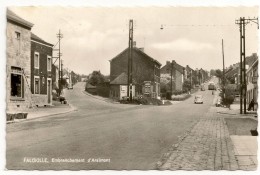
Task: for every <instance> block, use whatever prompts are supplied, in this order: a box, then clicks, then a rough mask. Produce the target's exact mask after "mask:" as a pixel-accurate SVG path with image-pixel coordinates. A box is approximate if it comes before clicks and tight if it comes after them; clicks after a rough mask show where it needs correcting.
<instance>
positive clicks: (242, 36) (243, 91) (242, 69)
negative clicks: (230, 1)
mask: <svg viewBox="0 0 260 175" xmlns="http://www.w3.org/2000/svg"><path fill="white" fill-rule="evenodd" d="M250 22H253V23H256V24H257V28H258V29H259V23H258V18H247V19H246V18H245V17H240V19H239V20H236V24H239V31H240V114H242V113H243V100H244V114H246V92H247V86H246V59H245V58H246V49H245V48H246V42H245V40H246V39H245V30H246V29H245V26H246V25H247V24H248V23H250Z"/></svg>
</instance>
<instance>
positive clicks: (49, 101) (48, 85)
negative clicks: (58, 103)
mask: <svg viewBox="0 0 260 175" xmlns="http://www.w3.org/2000/svg"><path fill="white" fill-rule="evenodd" d="M47 82H48V83H47V88H48V89H47V93H48V103H51V80H48V81H47Z"/></svg>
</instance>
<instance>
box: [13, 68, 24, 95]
mask: <svg viewBox="0 0 260 175" xmlns="http://www.w3.org/2000/svg"><path fill="white" fill-rule="evenodd" d="M23 94H24V93H23V80H22V75H20V74H15V73H11V96H12V97H19V98H23Z"/></svg>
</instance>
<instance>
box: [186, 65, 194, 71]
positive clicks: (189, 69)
mask: <svg viewBox="0 0 260 175" xmlns="http://www.w3.org/2000/svg"><path fill="white" fill-rule="evenodd" d="M186 69H187V71H188V72H190V71H192V72H194V70H193V69H192V68H191V67H190V66H189V65H187V66H186Z"/></svg>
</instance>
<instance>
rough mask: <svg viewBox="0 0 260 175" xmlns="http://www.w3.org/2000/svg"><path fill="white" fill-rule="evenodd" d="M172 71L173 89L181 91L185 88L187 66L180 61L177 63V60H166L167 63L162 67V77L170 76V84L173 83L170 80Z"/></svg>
mask: <svg viewBox="0 0 260 175" xmlns="http://www.w3.org/2000/svg"><path fill="white" fill-rule="evenodd" d="M171 72H172V90H173V91H181V90H182V89H183V83H184V79H185V76H186V75H187V72H186V70H185V68H184V67H183V66H181V65H179V64H178V63H176V61H175V60H173V61H172V62H170V61H166V65H164V66H163V67H162V68H161V77H168V80H169V81H168V84H170V83H171V82H170V78H171ZM169 90H170V89H169Z"/></svg>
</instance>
